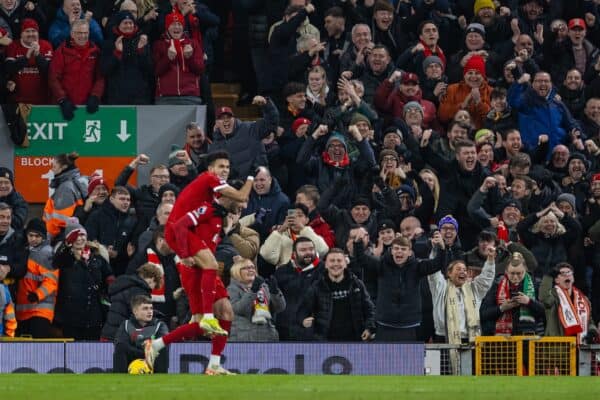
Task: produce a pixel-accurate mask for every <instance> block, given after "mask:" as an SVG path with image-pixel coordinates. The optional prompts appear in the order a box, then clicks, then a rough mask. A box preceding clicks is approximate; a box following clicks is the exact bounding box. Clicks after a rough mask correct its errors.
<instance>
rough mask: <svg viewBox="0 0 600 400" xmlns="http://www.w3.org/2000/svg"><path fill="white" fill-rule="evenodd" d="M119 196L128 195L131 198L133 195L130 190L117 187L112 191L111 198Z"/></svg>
mask: <svg viewBox="0 0 600 400" xmlns="http://www.w3.org/2000/svg"><path fill="white" fill-rule="evenodd" d="M118 194H126V195H129V196H131V193H130V192H129V190H127V188H126V187H125V186H115V187H114V188H112V190H111V191H110V197H115V196H116V195H118Z"/></svg>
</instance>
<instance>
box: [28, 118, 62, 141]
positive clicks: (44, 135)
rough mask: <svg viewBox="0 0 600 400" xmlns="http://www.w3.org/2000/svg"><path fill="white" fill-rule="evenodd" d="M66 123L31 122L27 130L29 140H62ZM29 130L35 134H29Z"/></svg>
mask: <svg viewBox="0 0 600 400" xmlns="http://www.w3.org/2000/svg"><path fill="white" fill-rule="evenodd" d="M67 125H68V124H67V123H66V122H31V123H29V124H27V127H28V128H29V132H28V133H29V135H28V137H29V140H63V139H64V129H65V127H66V126H67ZM31 128H33V129H34V130H35V133H34V134H33V135H32V134H31Z"/></svg>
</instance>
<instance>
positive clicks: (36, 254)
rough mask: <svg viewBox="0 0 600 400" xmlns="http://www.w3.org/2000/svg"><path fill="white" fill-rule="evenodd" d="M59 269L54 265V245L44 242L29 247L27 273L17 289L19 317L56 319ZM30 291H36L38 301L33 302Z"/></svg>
mask: <svg viewBox="0 0 600 400" xmlns="http://www.w3.org/2000/svg"><path fill="white" fill-rule="evenodd" d="M58 274H59V271H58V270H55V269H54V268H53V267H52V247H50V245H49V244H48V242H42V243H41V244H40V245H39V246H37V247H32V248H29V258H28V259H27V274H26V275H25V276H24V277H23V279H21V280H19V289H18V291H17V306H16V310H17V319H18V320H19V321H23V320H27V319H30V318H32V317H40V318H45V319H47V320H48V321H50V322H52V321H53V320H54V307H55V305H56V295H57V291H58ZM29 293H35V294H36V296H37V298H38V301H35V302H31V301H29V299H28V298H27V297H28V295H29Z"/></svg>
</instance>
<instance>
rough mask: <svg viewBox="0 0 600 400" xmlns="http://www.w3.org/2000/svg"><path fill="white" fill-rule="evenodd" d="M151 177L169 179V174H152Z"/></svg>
mask: <svg viewBox="0 0 600 400" xmlns="http://www.w3.org/2000/svg"><path fill="white" fill-rule="evenodd" d="M151 177H152V178H156V179H165V180H166V179H169V175H151Z"/></svg>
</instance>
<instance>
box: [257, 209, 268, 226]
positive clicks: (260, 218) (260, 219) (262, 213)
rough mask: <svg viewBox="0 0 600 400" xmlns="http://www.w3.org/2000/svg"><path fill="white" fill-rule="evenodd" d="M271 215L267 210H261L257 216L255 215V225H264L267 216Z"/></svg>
mask: <svg viewBox="0 0 600 400" xmlns="http://www.w3.org/2000/svg"><path fill="white" fill-rule="evenodd" d="M268 213H269V211H268V210H267V209H266V208H262V207H261V208H260V209H259V210H258V211H257V212H256V214H254V223H256V224H258V225H262V223H263V222H264V221H263V220H264V219H265V217H266V216H267V214H268Z"/></svg>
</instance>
